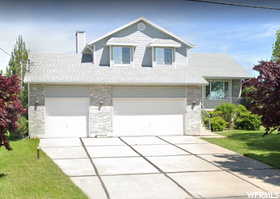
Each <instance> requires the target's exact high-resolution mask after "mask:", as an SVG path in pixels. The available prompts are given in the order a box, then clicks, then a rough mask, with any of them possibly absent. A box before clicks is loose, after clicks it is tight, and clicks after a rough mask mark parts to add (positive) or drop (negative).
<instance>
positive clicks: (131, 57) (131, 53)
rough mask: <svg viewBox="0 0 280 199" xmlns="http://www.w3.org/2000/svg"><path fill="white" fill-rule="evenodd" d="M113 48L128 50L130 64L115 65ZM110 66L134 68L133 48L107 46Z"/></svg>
mask: <svg viewBox="0 0 280 199" xmlns="http://www.w3.org/2000/svg"><path fill="white" fill-rule="evenodd" d="M113 47H121V48H130V63H129V64H115V63H114V60H113ZM109 51H110V52H109V56H110V66H134V57H133V55H134V51H135V47H134V46H122V45H112V46H109Z"/></svg>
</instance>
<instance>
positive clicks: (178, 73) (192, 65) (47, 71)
mask: <svg viewBox="0 0 280 199" xmlns="http://www.w3.org/2000/svg"><path fill="white" fill-rule="evenodd" d="M81 58H82V57H81V55H73V54H31V56H30V59H31V65H30V71H29V72H27V73H26V75H25V82H31V83H54V84H129V85H133V84H135V85H136V84H139V85H185V84H206V83H207V81H206V80H205V79H204V77H217V78H219V77H223V78H246V77H248V74H247V73H246V71H245V70H244V69H243V68H242V67H241V66H240V65H239V64H237V63H236V62H235V61H234V60H233V59H232V58H231V57H230V56H227V55H222V54H191V55H190V58H189V64H188V65H187V66H185V67H183V66H178V67H176V68H150V67H138V68H137V67H134V68H132V67H122V68H113V67H106V66H105V67H104V66H96V65H94V64H92V63H81Z"/></svg>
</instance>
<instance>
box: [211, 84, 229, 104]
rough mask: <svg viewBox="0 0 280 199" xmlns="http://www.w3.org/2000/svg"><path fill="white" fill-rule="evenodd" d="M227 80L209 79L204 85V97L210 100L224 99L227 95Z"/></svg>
mask: <svg viewBox="0 0 280 199" xmlns="http://www.w3.org/2000/svg"><path fill="white" fill-rule="evenodd" d="M228 85H229V83H228V82H227V81H219V80H217V81H210V82H209V85H207V86H206V97H207V98H208V99H211V100H219V99H225V98H227V97H228V96H229V89H228V87H229V86H228Z"/></svg>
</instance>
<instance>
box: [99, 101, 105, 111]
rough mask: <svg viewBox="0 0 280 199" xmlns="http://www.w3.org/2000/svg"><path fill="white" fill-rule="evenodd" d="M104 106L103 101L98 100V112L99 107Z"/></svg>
mask: <svg viewBox="0 0 280 199" xmlns="http://www.w3.org/2000/svg"><path fill="white" fill-rule="evenodd" d="M103 104H104V101H103V100H100V101H99V106H98V110H99V111H100V109H101V107H102V106H103Z"/></svg>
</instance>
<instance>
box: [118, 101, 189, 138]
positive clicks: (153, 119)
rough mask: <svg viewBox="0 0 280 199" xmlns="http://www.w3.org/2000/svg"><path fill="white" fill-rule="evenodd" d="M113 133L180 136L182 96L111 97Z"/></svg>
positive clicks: (183, 104)
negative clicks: (174, 97) (152, 97)
mask: <svg viewBox="0 0 280 199" xmlns="http://www.w3.org/2000/svg"><path fill="white" fill-rule="evenodd" d="M113 105H114V119H113V128H114V134H115V135H118V136H120V135H128V136H133V135H135V136H136V135H182V134H183V114H184V110H185V108H184V107H185V102H184V99H163V98H156V99H151V98H142V99H139V98H138V99H135V98H133V99H132V98H131V99H116V98H115V99H114V100H113Z"/></svg>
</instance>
